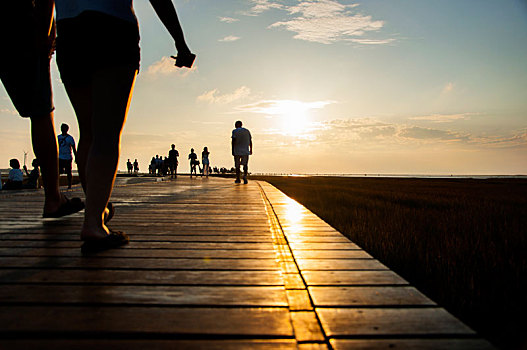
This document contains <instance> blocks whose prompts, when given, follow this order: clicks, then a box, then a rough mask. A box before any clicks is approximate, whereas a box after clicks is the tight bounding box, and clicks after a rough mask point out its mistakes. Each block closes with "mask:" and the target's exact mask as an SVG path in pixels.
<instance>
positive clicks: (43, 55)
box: [0, 0, 195, 252]
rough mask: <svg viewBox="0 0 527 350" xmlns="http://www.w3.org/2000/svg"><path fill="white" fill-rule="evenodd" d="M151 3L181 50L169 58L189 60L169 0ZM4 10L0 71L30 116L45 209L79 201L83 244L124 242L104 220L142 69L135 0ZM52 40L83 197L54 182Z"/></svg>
mask: <svg viewBox="0 0 527 350" xmlns="http://www.w3.org/2000/svg"><path fill="white" fill-rule="evenodd" d="M150 3H151V5H152V7H153V8H154V10H155V12H156V13H157V15H158V17H159V18H160V20H161V22H162V23H163V24H164V26H165V27H166V28H167V30H168V32H169V33H170V35H171V36H172V38H173V39H174V43H175V46H176V49H177V52H178V55H177V57H176V61H175V65H176V66H177V67H189V68H190V67H191V66H192V64H193V62H194V59H195V55H194V54H192V53H191V52H190V50H189V48H188V47H187V44H186V43H185V39H184V36H183V31H182V29H181V26H180V23H179V19H178V17H177V14H176V10H175V7H174V5H173V3H172V1H171V0H150ZM54 8H55V9H56V17H57V21H56V22H55V21H54V18H53V17H54V16H53V9H54ZM2 14H3V16H2V21H0V31H1V32H2V33H9V34H8V35H7V34H6V35H4V37H3V47H4V48H7V50H9V53H5V54H2V55H0V79H1V80H2V83H3V85H4V87H5V88H6V91H7V93H8V94H9V96H10V98H11V101H12V102H13V104H14V105H15V108H16V109H17V111H18V112H19V114H20V115H21V116H22V117H26V118H30V120H31V138H32V143H33V151H34V153H35V156H36V158H37V159H38V164H39V165H40V168H41V175H42V183H43V187H44V191H45V202H44V209H43V216H44V217H61V216H64V215H68V214H71V213H74V212H77V211H80V210H82V209H83V208H84V207H85V212H84V222H83V224H82V228H81V239H82V240H83V241H84V244H83V246H82V250H83V252H95V251H100V250H104V249H109V248H113V247H117V246H120V245H123V244H126V243H128V241H129V238H128V236H127V235H126V234H125V233H123V232H119V231H114V230H111V229H109V228H108V226H107V224H108V221H110V219H111V218H112V217H113V206H112V205H111V203H109V198H110V195H111V192H112V189H113V184H114V180H115V176H116V173H117V164H118V160H119V153H120V142H121V132H122V129H123V126H124V122H125V120H126V116H127V114H128V108H129V102H130V98H131V95H132V90H133V86H134V82H135V78H136V75H137V72H138V69H139V60H140V54H139V52H140V50H139V28H138V23H137V19H136V17H135V14H134V11H133V8H132V0H113V1H90V0H16V1H7V2H5V3H2ZM55 23H56V28H57V32H58V38H57V41H55ZM55 43H56V45H55ZM55 47H56V50H57V65H58V67H59V71H60V75H61V81H62V82H63V84H64V87H65V89H66V93H67V95H68V97H69V99H70V102H71V104H72V106H73V109H74V111H75V114H76V116H77V121H78V124H79V131H80V140H79V147H78V149H77V150H76V155H75V159H76V163H77V168H78V172H79V178H80V181H81V184H82V188H83V190H84V193H85V196H86V203H85V204H84V203H83V202H82V201H81V200H80V199H78V198H77V199H71V200H70V199H68V198H67V197H66V196H65V195H64V194H62V193H60V191H59V151H58V147H57V139H56V136H55V129H54V123H53V111H54V106H53V98H52V89H51V79H50V58H51V55H52V54H53V53H54V51H55ZM13 165H16V164H15V163H13ZM66 167H67V164H66ZM13 169H14V168H13ZM19 170H20V169H19ZM18 175H19V174H18Z"/></svg>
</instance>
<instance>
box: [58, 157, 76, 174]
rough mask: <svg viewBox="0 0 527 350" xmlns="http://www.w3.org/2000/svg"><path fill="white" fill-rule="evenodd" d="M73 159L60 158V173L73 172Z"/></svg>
mask: <svg viewBox="0 0 527 350" xmlns="http://www.w3.org/2000/svg"><path fill="white" fill-rule="evenodd" d="M71 163H73V161H72V160H71V159H60V158H59V174H71Z"/></svg>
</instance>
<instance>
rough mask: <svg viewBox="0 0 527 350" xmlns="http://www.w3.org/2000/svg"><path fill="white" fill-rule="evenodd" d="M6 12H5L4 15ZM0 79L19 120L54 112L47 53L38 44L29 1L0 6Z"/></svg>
mask: <svg viewBox="0 0 527 350" xmlns="http://www.w3.org/2000/svg"><path fill="white" fill-rule="evenodd" d="M4 11H5V12H4ZM2 13H3V14H5V16H2V17H3V18H2V21H0V32H1V33H3V34H4V35H3V37H2V41H3V42H2V45H4V49H5V50H6V51H7V52H5V53H4V52H3V53H2V54H1V55H0V79H1V80H2V83H3V84H4V87H5V89H6V91H7V93H8V95H9V97H10V98H11V101H13V104H14V106H15V108H16V109H17V111H18V113H19V114H20V115H21V116H22V117H25V118H27V117H41V116H47V115H49V113H51V112H52V111H53V109H54V107H53V96H52V92H51V77H50V72H49V51H48V50H47V49H46V47H45V46H42V45H38V44H37V40H36V38H37V31H36V19H35V9H34V6H33V5H32V1H28V0H16V1H6V2H5V3H2Z"/></svg>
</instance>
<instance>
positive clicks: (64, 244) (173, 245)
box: [0, 239, 273, 250]
mask: <svg viewBox="0 0 527 350" xmlns="http://www.w3.org/2000/svg"><path fill="white" fill-rule="evenodd" d="M81 243H82V242H80V241H78V242H74V241H23V242H20V241H0V248H10V247H23V248H31V247H35V248H78V247H79V246H80V244H81ZM124 249H198V250H206V249H210V250H218V249H221V250H228V249H232V250H236V249H240V250H243V249H250V250H259V249H262V250H273V244H272V242H266V243H262V242H261V243H243V242H233V243H230V242H227V243H209V242H135V241H134V240H133V239H131V240H130V243H129V244H128V245H126V247H124Z"/></svg>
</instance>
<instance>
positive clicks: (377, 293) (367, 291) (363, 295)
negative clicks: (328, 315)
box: [308, 286, 436, 307]
mask: <svg viewBox="0 0 527 350" xmlns="http://www.w3.org/2000/svg"><path fill="white" fill-rule="evenodd" d="M308 289H309V293H310V295H311V297H312V298H313V302H314V303H315V306H327V307H350V306H353V307H361V306H412V305H413V306H423V305H426V306H436V303H434V302H433V301H432V300H430V299H428V298H427V297H426V296H424V295H423V294H422V293H420V292H419V291H418V290H417V289H415V288H414V287H403V286H400V287H383V286H381V287H379V286H376V287H309V288H308Z"/></svg>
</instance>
